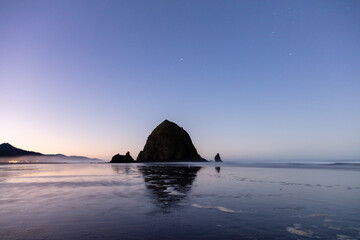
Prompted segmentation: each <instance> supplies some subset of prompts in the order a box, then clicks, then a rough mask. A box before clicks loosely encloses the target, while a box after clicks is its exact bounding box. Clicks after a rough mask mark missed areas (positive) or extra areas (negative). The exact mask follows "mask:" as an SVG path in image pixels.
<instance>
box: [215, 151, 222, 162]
mask: <svg viewBox="0 0 360 240" xmlns="http://www.w3.org/2000/svg"><path fill="white" fill-rule="evenodd" d="M215 162H222V160H221V157H220V154H219V153H217V154H216V156H215Z"/></svg>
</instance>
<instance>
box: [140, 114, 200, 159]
mask: <svg viewBox="0 0 360 240" xmlns="http://www.w3.org/2000/svg"><path fill="white" fill-rule="evenodd" d="M137 161H138V162H181V161H184V162H185V161H186V162H206V160H205V159H203V158H202V157H200V155H199V154H198V152H197V151H196V148H195V147H194V145H193V143H192V141H191V138H190V136H189V134H188V133H187V132H186V131H185V130H184V129H183V128H181V127H179V126H178V125H177V124H175V123H173V122H170V121H168V120H165V121H163V122H162V123H161V124H160V125H159V126H157V127H156V128H155V129H154V130H153V131H152V133H151V134H150V135H149V137H148V139H147V141H146V144H145V146H144V149H143V150H142V151H141V152H140V153H139V155H138V157H137Z"/></svg>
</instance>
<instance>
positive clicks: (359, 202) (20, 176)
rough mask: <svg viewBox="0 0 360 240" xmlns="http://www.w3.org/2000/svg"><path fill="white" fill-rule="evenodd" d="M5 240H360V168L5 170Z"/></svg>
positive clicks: (0, 169) (1, 188) (1, 181)
mask: <svg viewBox="0 0 360 240" xmlns="http://www.w3.org/2000/svg"><path fill="white" fill-rule="evenodd" d="M0 192H1V194H0V239H2V240H5V239H70V240H71V239H312V238H313V239H339V240H349V239H360V164H358V163H342V164H309V163H307V164H306V163H298V164H295V163H292V164H285V163H282V164H280V163H263V164H260V163H248V164H237V163H215V162H210V163H200V164H196V163H191V164H189V163H177V164H156V163H153V164H108V163H82V164H76V163H71V164H1V165H0Z"/></svg>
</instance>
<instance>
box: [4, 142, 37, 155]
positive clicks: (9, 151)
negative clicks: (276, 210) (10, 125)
mask: <svg viewBox="0 0 360 240" xmlns="http://www.w3.org/2000/svg"><path fill="white" fill-rule="evenodd" d="M20 156H43V154H41V153H38V152H32V151H26V150H23V149H20V148H16V147H14V146H12V145H11V144H9V143H3V144H0V157H20Z"/></svg>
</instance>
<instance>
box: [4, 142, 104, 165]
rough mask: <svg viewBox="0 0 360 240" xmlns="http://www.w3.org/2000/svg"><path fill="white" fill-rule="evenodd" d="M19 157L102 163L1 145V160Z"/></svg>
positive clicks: (83, 158)
mask: <svg viewBox="0 0 360 240" xmlns="http://www.w3.org/2000/svg"><path fill="white" fill-rule="evenodd" d="M17 157H36V158H48V159H51V160H53V159H61V160H64V161H65V162H66V159H71V160H79V161H89V160H90V161H102V160H100V159H97V158H88V157H83V156H66V155H64V154H43V153H39V152H33V151H27V150H23V149H20V148H16V147H14V146H13V145H11V144H9V143H2V144H0V158H17Z"/></svg>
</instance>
